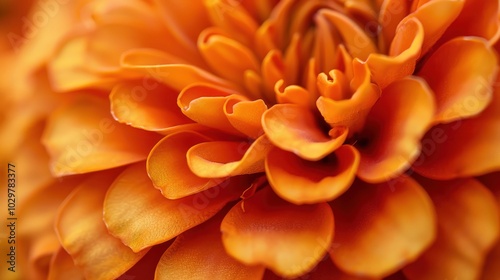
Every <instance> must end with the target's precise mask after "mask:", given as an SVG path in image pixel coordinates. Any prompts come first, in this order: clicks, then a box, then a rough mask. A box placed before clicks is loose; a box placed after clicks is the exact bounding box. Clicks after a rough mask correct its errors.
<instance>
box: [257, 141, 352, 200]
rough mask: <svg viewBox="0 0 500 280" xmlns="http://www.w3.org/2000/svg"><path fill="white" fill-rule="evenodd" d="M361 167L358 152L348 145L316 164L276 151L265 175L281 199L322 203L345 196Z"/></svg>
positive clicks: (270, 157)
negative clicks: (343, 194)
mask: <svg viewBox="0 0 500 280" xmlns="http://www.w3.org/2000/svg"><path fill="white" fill-rule="evenodd" d="M358 165H359V153H358V151H357V150H356V149H355V148H354V147H352V146H347V145H344V146H341V147H340V148H338V149H337V150H336V151H335V152H333V153H332V154H331V155H330V156H327V157H326V158H324V159H323V160H321V161H317V162H311V161H306V160H303V159H301V158H299V157H297V156H296V155H294V154H293V153H290V152H285V151H282V150H279V149H275V150H273V151H271V152H270V153H269V155H268V156H267V159H266V173H267V177H268V180H269V184H270V185H271V187H272V188H273V190H274V191H275V192H276V194H277V195H279V196H280V197H281V198H283V199H285V200H287V201H289V202H292V203H295V204H304V203H319V202H325V201H330V200H332V199H334V198H336V197H338V196H339V195H341V194H342V193H344V192H345V191H346V190H347V189H348V188H349V187H350V186H351V184H352V182H353V181H354V178H355V176H356V171H357V169H358Z"/></svg>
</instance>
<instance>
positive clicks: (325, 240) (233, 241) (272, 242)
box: [221, 188, 333, 277]
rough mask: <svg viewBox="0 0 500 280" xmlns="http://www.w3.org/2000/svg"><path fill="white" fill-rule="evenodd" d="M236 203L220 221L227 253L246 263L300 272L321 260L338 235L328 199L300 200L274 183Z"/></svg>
mask: <svg viewBox="0 0 500 280" xmlns="http://www.w3.org/2000/svg"><path fill="white" fill-rule="evenodd" d="M241 204H242V202H240V203H238V204H237V205H235V206H234V207H233V208H232V209H231V210H230V211H229V212H228V213H227V215H226V217H225V218H224V220H223V221H222V224H221V231H222V242H223V244H224V247H225V249H226V251H227V252H228V254H229V255H230V256H232V257H234V258H236V259H237V260H238V261H240V262H242V263H244V264H247V265H257V264H263V265H265V266H266V267H268V268H270V269H271V270H273V271H274V272H275V273H277V274H279V275H282V276H285V277H294V276H300V275H302V274H304V273H306V272H308V271H309V270H311V269H312V268H314V266H316V264H317V263H318V262H319V261H320V260H321V259H322V258H323V256H324V255H325V254H326V251H327V248H328V247H329V246H330V242H331V241H332V238H333V214H332V210H331V209H330V207H329V206H328V204H326V203H320V204H314V205H301V206H297V205H294V204H291V203H288V202H285V201H283V200H281V199H280V198H278V197H277V196H276V195H275V194H274V193H273V192H272V190H271V189H270V188H265V189H263V190H261V191H259V192H257V193H256V194H255V195H254V196H252V197H250V198H249V199H247V200H245V211H243V208H242V205H241Z"/></svg>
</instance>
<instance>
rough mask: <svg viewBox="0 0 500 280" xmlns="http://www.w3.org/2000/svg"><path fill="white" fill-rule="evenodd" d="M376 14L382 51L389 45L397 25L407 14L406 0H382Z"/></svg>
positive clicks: (407, 4) (407, 5) (408, 8)
mask: <svg viewBox="0 0 500 280" xmlns="http://www.w3.org/2000/svg"><path fill="white" fill-rule="evenodd" d="M380 2H382V5H381V7H380V12H379V15H378V23H379V24H380V28H381V30H380V33H379V42H378V43H379V48H380V49H381V50H382V51H384V50H386V49H387V48H388V47H389V46H390V45H391V42H392V41H393V39H394V36H395V35H396V30H397V28H398V25H399V24H400V22H401V21H402V20H403V18H404V17H405V16H406V15H408V13H409V10H410V7H409V5H410V4H409V2H408V1H406V0H383V1H380Z"/></svg>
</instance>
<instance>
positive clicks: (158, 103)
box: [109, 79, 191, 132]
mask: <svg viewBox="0 0 500 280" xmlns="http://www.w3.org/2000/svg"><path fill="white" fill-rule="evenodd" d="M109 99H110V102H111V113H112V114H113V117H114V118H115V119H116V120H117V121H118V122H120V123H124V124H128V125H130V126H132V127H136V128H139V129H143V130H148V131H162V132H164V131H166V130H168V128H170V127H174V126H178V125H183V124H188V123H191V121H190V120H189V119H188V118H187V117H186V116H184V115H183V114H182V112H181V110H180V109H179V107H178V106H177V93H176V92H174V91H173V90H171V89H169V88H167V87H165V86H163V85H161V84H159V83H157V82H155V81H153V83H152V84H150V83H149V82H148V81H147V80H145V79H144V80H142V82H139V81H136V82H131V83H121V84H118V85H116V86H115V87H114V88H113V91H112V92H111V94H110V96H109Z"/></svg>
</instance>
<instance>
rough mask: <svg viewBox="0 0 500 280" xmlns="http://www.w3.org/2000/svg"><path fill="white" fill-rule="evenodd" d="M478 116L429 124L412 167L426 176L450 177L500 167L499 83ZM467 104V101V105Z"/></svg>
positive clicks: (486, 171) (480, 173) (484, 171)
mask: <svg viewBox="0 0 500 280" xmlns="http://www.w3.org/2000/svg"><path fill="white" fill-rule="evenodd" d="M494 90H495V91H494V93H493V100H492V101H491V103H490V105H489V106H488V107H487V108H486V110H484V111H483V112H482V113H481V114H480V115H479V116H477V117H475V118H471V119H466V120H459V121H457V122H453V123H450V124H446V125H438V126H435V127H433V128H432V129H431V130H430V131H429V132H428V133H427V134H426V135H425V136H424V137H423V139H422V154H421V156H420V158H419V159H418V160H417V161H416V162H415V164H414V166H413V168H414V169H415V170H416V171H417V172H418V173H420V174H422V175H424V176H426V177H428V178H436V179H452V178H457V177H468V176H477V175H482V174H486V173H488V172H491V171H495V170H499V168H500V149H499V148H498V143H499V142H500V87H498V86H495V87H494ZM468 106H469V105H468Z"/></svg>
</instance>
